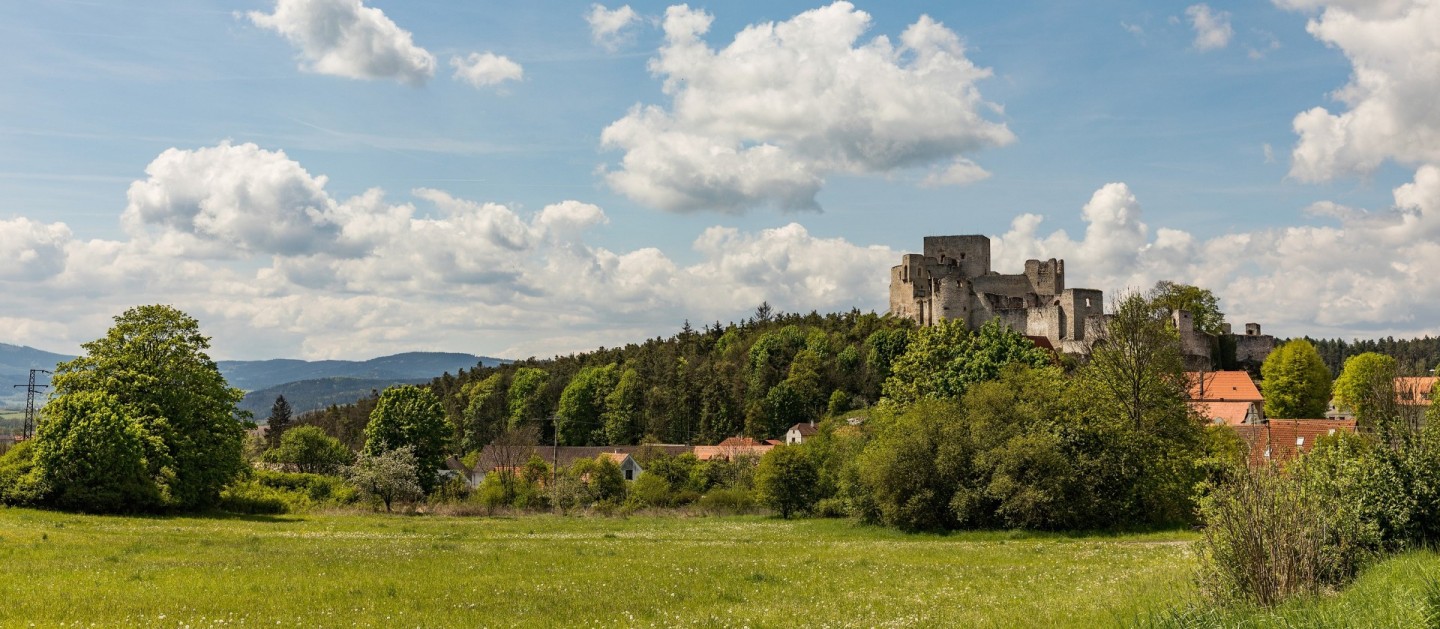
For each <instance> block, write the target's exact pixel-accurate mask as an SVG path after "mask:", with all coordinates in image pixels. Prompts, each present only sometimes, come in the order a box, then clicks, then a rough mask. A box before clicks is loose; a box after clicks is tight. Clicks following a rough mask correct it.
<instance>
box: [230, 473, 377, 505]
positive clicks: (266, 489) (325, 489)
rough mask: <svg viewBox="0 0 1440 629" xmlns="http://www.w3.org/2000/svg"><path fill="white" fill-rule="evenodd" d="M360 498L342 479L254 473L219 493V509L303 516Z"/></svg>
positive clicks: (316, 475)
mask: <svg viewBox="0 0 1440 629" xmlns="http://www.w3.org/2000/svg"><path fill="white" fill-rule="evenodd" d="M358 500H359V495H358V493H357V492H356V490H355V488H354V487H351V486H350V485H349V484H347V483H346V482H345V480H344V479H343V478H340V477H338V476H324V475H320V474H293V473H286V472H272V471H268V470H256V471H255V473H254V474H252V475H251V476H250V477H248V478H246V479H244V480H240V481H236V482H235V483H232V484H231V485H230V486H229V487H226V488H225V490H224V491H222V492H220V508H221V509H223V510H225V511H231V512H234V513H257V514H261V513H265V514H270V513H303V512H305V511H309V510H311V509H320V508H326V507H341V506H347V505H353V504H355V503H356V502H357V501H358Z"/></svg>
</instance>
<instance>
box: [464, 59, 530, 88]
mask: <svg viewBox="0 0 1440 629" xmlns="http://www.w3.org/2000/svg"><path fill="white" fill-rule="evenodd" d="M450 67H452V68H455V75H454V76H455V80H457V81H465V82H466V83H469V84H470V85H473V86H475V87H487V86H491V85H498V84H500V83H504V82H505V81H519V80H520V79H522V78H525V69H524V68H522V67H520V64H518V63H515V62H514V61H511V60H510V58H509V57H502V56H500V55H497V54H495V53H492V52H486V53H478V52H472V53H470V54H469V55H468V56H465V57H463V58H462V57H451V58H450Z"/></svg>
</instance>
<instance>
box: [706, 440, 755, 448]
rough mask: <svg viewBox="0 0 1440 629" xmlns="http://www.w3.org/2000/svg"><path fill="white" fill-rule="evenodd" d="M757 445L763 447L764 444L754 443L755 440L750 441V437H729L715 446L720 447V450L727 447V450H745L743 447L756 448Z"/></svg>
mask: <svg viewBox="0 0 1440 629" xmlns="http://www.w3.org/2000/svg"><path fill="white" fill-rule="evenodd" d="M758 445H764V444H763V443H762V442H760V441H756V440H754V439H752V438H750V437H729V438H727V439H725V440H724V441H721V442H720V443H718V444H716V447H720V448H727V447H728V448H745V447H752V446H758Z"/></svg>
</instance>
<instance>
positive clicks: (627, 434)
mask: <svg viewBox="0 0 1440 629" xmlns="http://www.w3.org/2000/svg"><path fill="white" fill-rule="evenodd" d="M644 403H645V391H644V385H642V384H641V382H640V374H639V373H638V372H636V371H635V370H634V369H629V368H627V369H625V371H624V372H623V373H621V374H620V380H619V381H618V382H616V384H615V388H614V389H611V390H610V394H609V395H607V396H605V413H604V415H603V416H602V417H601V419H602V421H603V422H604V424H605V441H606V442H607V443H610V444H615V445H621V444H629V443H635V438H636V436H637V435H636V428H637V427H638V424H639V414H640V408H641V406H642V405H643V404H644Z"/></svg>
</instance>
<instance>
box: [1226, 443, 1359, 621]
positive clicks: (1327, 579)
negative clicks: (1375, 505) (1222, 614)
mask: <svg viewBox="0 0 1440 629" xmlns="http://www.w3.org/2000/svg"><path fill="white" fill-rule="evenodd" d="M1339 507H1340V505H1338V504H1337V503H1336V502H1335V497H1334V496H1333V495H1331V494H1326V493H1323V492H1309V491H1305V486H1304V483H1303V482H1301V481H1300V480H1299V479H1296V478H1293V477H1289V476H1285V475H1282V474H1280V473H1279V472H1278V471H1277V470H1275V469H1273V468H1260V469H1256V470H1247V471H1242V472H1240V473H1239V474H1238V475H1237V476H1236V478H1234V479H1233V480H1232V481H1231V482H1228V483H1225V484H1223V485H1221V486H1219V487H1218V488H1216V490H1215V491H1214V492H1213V493H1211V494H1210V495H1208V496H1207V497H1206V499H1205V500H1204V501H1202V503H1201V514H1202V517H1204V519H1205V523H1206V526H1205V530H1204V532H1205V538H1204V539H1203V540H1202V542H1201V543H1200V545H1199V551H1200V561H1201V566H1202V568H1201V573H1200V583H1201V586H1202V588H1203V589H1204V591H1205V592H1206V594H1207V595H1209V596H1210V597H1211V598H1212V599H1215V600H1217V601H1221V602H1228V601H1231V600H1236V599H1238V600H1241V601H1244V602H1250V603H1255V604H1258V605H1261V606H1271V605H1274V604H1276V603H1278V602H1280V601H1282V600H1284V599H1286V598H1289V597H1292V596H1295V595H1299V594H1309V595H1313V594H1317V593H1319V592H1321V591H1323V590H1324V589H1326V588H1329V587H1334V586H1338V585H1341V584H1343V583H1345V582H1346V581H1348V580H1349V579H1350V578H1351V577H1352V576H1353V575H1354V573H1355V571H1356V570H1357V568H1358V566H1359V565H1360V563H1361V561H1362V559H1363V558H1362V557H1361V556H1359V553H1362V552H1363V549H1362V548H1361V546H1360V545H1358V544H1355V543H1354V540H1351V539H1349V538H1348V536H1347V533H1348V532H1349V530H1348V529H1347V528H1346V527H1345V526H1344V525H1343V523H1341V522H1339V519H1341V518H1343V517H1344V516H1343V511H1342V510H1341V509H1340V508H1339Z"/></svg>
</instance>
